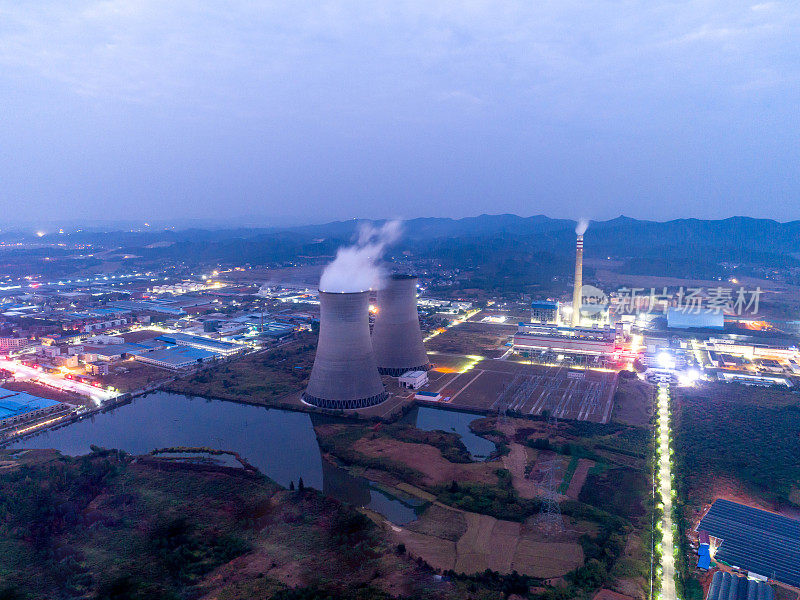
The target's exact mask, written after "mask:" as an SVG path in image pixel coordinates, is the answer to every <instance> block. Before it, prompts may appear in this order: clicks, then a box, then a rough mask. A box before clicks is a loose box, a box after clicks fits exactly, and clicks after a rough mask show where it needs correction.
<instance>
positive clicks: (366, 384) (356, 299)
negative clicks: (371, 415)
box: [303, 291, 387, 409]
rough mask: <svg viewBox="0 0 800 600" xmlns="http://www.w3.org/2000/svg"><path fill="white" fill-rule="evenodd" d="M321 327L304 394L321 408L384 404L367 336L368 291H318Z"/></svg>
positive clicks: (381, 386)
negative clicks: (312, 365)
mask: <svg viewBox="0 0 800 600" xmlns="http://www.w3.org/2000/svg"><path fill="white" fill-rule="evenodd" d="M319 301H320V325H319V342H318V344H317V354H316V356H315V357H314V367H313V368H312V369H311V377H310V378H309V380H308V386H307V387H306V391H305V393H304V394H303V400H304V401H305V402H307V403H308V404H313V405H314V406H319V407H321V408H332V409H353V408H365V407H367V406H373V405H375V404H379V403H381V402H383V401H384V400H385V399H386V397H387V394H386V390H385V389H384V387H383V383H382V382H381V377H380V375H379V373H378V368H377V366H376V364H375V355H374V354H373V352H372V341H371V340H370V337H369V292H351V293H348V292H345V293H333V292H322V291H321V292H320V293H319Z"/></svg>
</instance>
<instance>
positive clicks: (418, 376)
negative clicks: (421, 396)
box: [398, 371, 428, 390]
mask: <svg viewBox="0 0 800 600" xmlns="http://www.w3.org/2000/svg"><path fill="white" fill-rule="evenodd" d="M398 383H399V384H400V387H404V388H407V389H410V390H418V389H419V388H421V387H422V386H424V385H426V384H427V383H428V373H427V372H426V371H408V372H407V373H403V374H402V375H401V376H400V378H399V379H398Z"/></svg>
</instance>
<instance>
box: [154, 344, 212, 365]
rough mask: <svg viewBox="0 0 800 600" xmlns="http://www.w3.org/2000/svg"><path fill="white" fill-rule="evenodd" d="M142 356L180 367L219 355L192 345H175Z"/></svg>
mask: <svg viewBox="0 0 800 600" xmlns="http://www.w3.org/2000/svg"><path fill="white" fill-rule="evenodd" d="M141 356H142V358H144V359H148V360H151V361H159V362H162V363H165V364H169V365H172V366H175V367H180V366H183V365H188V364H191V363H194V362H197V361H198V360H207V359H209V358H213V357H215V356H219V355H218V354H217V353H216V352H210V351H208V350H203V349H201V348H192V347H191V346H173V347H171V348H167V349H165V350H154V351H153V352H148V353H147V354H143V355H141Z"/></svg>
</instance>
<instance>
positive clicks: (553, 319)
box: [531, 300, 558, 325]
mask: <svg viewBox="0 0 800 600" xmlns="http://www.w3.org/2000/svg"><path fill="white" fill-rule="evenodd" d="M531 323H542V324H547V325H556V324H558V302H542V301H536V300H534V301H533V302H531Z"/></svg>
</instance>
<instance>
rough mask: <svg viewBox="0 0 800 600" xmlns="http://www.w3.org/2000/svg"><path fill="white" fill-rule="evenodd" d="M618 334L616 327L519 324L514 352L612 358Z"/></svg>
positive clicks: (515, 336)
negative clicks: (607, 355)
mask: <svg viewBox="0 0 800 600" xmlns="http://www.w3.org/2000/svg"><path fill="white" fill-rule="evenodd" d="M616 344H617V330H616V329H615V328H613V327H602V328H601V327H559V326H555V325H536V324H526V323H520V325H519V328H518V330H517V333H516V334H515V335H514V350H515V351H516V352H530V351H536V350H554V351H556V352H566V353H574V354H595V355H596V354H609V355H610V354H613V353H614V349H615V347H616Z"/></svg>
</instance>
